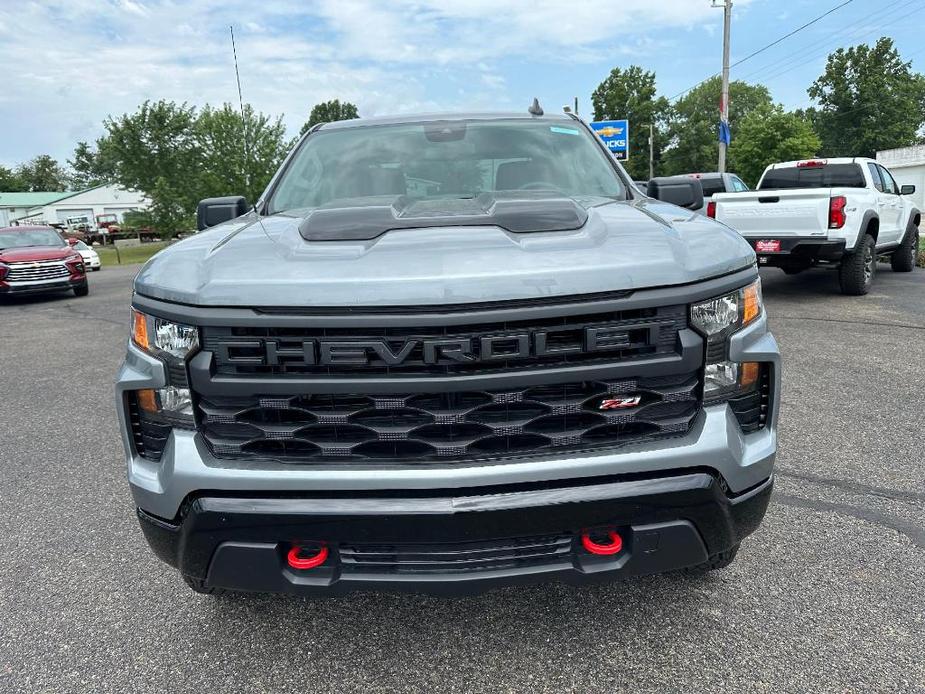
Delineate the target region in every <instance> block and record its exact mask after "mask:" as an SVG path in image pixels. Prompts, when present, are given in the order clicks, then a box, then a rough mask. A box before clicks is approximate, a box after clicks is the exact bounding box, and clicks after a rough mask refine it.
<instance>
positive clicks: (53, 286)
mask: <svg viewBox="0 0 925 694" xmlns="http://www.w3.org/2000/svg"><path fill="white" fill-rule="evenodd" d="M86 286H87V277H86V275H84V276H83V277H81V278H80V279H77V280H75V279H71V278H69V277H64V278H62V279H54V280H39V281H36V282H0V294H4V295H7V296H14V295H15V296H25V295H28V294H48V293H52V292H67V291H70V290H72V289H75V288H78V289H79V288H80V287H86Z"/></svg>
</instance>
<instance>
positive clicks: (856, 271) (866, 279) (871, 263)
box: [838, 234, 877, 296]
mask: <svg viewBox="0 0 925 694" xmlns="http://www.w3.org/2000/svg"><path fill="white" fill-rule="evenodd" d="M875 245H876V242H875V241H874V237H873V236H871V235H870V234H864V238H863V240H862V241H861V243H860V244H859V245H858V249H857V250H856V251H855V252H854V253H849V254H848V255H846V256H845V257H844V258H842V261H841V265H840V266H839V267H838V283H839V284H840V285H841V291H842V294H849V295H852V296H862V295H864V294H867V292H869V291H870V285H871V284H872V283H873V281H874V273H875V272H876V271H877V253H876V252H875Z"/></svg>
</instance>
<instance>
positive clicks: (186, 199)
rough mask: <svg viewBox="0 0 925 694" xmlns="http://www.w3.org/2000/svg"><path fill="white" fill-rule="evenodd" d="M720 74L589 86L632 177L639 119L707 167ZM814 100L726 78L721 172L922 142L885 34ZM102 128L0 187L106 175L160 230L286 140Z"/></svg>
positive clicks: (344, 114)
mask: <svg viewBox="0 0 925 694" xmlns="http://www.w3.org/2000/svg"><path fill="white" fill-rule="evenodd" d="M720 90H721V85H720V79H719V77H713V78H711V79H708V80H705V81H704V82H702V83H700V84H699V85H697V86H696V87H694V88H693V89H691V90H689V91H688V92H686V93H685V94H684V95H683V96H682V97H681V98H679V99H677V100H676V101H675V102H674V103H671V102H669V100H668V99H666V98H665V97H663V96H657V88H656V78H655V73H654V72H652V71H647V70H645V69H643V68H642V67H639V66H637V65H630V66H629V67H626V68H619V67H618V68H614V69H613V70H612V71H611V73H610V74H609V75H608V76H607V78H606V79H604V81H603V82H601V83H600V85H599V86H598V87H597V89H595V90H594V92H593V94H592V96H591V101H592V105H593V107H594V119H595V120H608V119H613V118H627V119H629V121H630V143H629V144H630V158H629V160H628V161H626V162H624V164H625V167H626V169H627V171H628V172H629V174H630V175H631V176H632V177H633V178H636V179H645V178H648V171H649V161H648V152H649V146H648V137H649V127H648V126H649V124H652V125H653V126H654V133H655V136H654V138H653V140H654V142H653V149H654V169H655V174H656V175H671V174H680V173H689V172H695V171H711V170H714V169H715V168H716V156H717V124H718V120H719V116H718V114H719V99H720ZM807 92H808V95H809V96H810V97H811V98H812V99H813V100H814V101H815V102H816V104H817V105H816V106H814V107H812V108H808V109H803V110H795V111H787V110H785V109H784V108H783V107H782V106H781V105H780V104H777V103H775V102H774V101H773V99H772V98H771V94H770V92H769V91H768V89H767V88H766V87H765V86H763V85H761V84H749V83H747V82H744V81H740V80H736V81H733V82H730V85H729V127H730V131H731V133H732V142H731V144H730V146H729V150H728V160H727V161H728V163H727V168H728V170H730V171H734V172H736V173H738V174H739V175H740V176H741V177H742V178H743V179H744V180H745V181H746V182H747V183H749V184H750V185H754V184H755V183H756V181H757V179H758V177H759V176H760V175H761V172H762V171H763V170H764V168H765V167H766V166H767V165H768V164H769V163H772V162H775V161H786V160H790V159H805V158H809V157H814V156H822V157H837V156H868V157H872V156H874V154H875V153H876V151H877V150H879V149H889V148H892V147H902V146H907V145H912V144H917V143H919V142H922V141H923V136H922V126H923V123H925V76H923V75H921V74H919V73H915V72H913V71H912V69H911V64H910V63H909V62H904V61H903V60H902V58H901V57H900V55H899V53H898V51H897V50H896V48H895V46H894V45H893V42H892V40H891V39H889V38H881V39H880V40H879V41H877V43H876V44H875V45H874V46H868V45H859V46H854V47H851V48H847V49H838V50H837V51H835V52H834V53H832V54H830V55H829V57H828V60H827V64H826V67H825V71H824V72H823V74H822V75H820V77H819V78H818V79H817V80H816V81H815V82H813V84H812V85H811V86H810V87H809V89H808V90H807ZM357 117H359V113H358V111H357V107H356V106H355V105H354V104H351V103H349V102H341V101H338V100H336V99H335V100H332V101H326V102H323V103H320V104H316V105H315V106H314V107H313V108H312V110H311V112H310V115H309V118H308V120H307V121H306V122H305V124H304V125H303V126H302V129H301V133H300V135H301V134H304V133H305V132H306V131H307V130H308V129H309V128H311V127H312V126H314V125H315V124H317V123H323V122H331V121H337V120H344V119H348V118H357ZM103 126H104V131H105V132H104V134H103V136H102V137H100V138H99V139H97V140H96V142H94V143H92V144H90V143H87V142H79V143H78V144H77V147H76V148H75V150H74V154H73V156H72V158H70V159H68V161H67V167H65V166H62V165H61V164H59V163H58V162H57V161H56V160H55V159H53V158H52V157H50V156H48V155H41V156H38V157H36V158H35V159H33V160H32V161H30V162H26V163H24V164H21V165H20V166H18V167H16V168H14V169H12V170H11V169H6V168H4V167H0V190H4V191H58V190H66V189H81V188H86V187H89V186H92V185H96V184H99V183H103V182H115V183H118V184H120V185H122V186H124V187H126V188H133V189H135V190H139V191H141V192H143V193H145V195H146V196H147V197H148V198H149V199H150V200H151V206H150V208H149V209H148V210H146V211H145V212H144V213H143V214H142V215H141V216H140V217H139V216H137V215H136V217H135V219H134V221H135V222H136V223H141V224H145V225H149V226H152V227H154V228H155V229H157V230H158V231H160V232H162V233H164V234H172V233H174V232H175V231H177V230H182V229H188V228H191V227H192V226H193V215H194V213H195V209H196V203H197V202H198V201H199V200H201V199H202V198H207V197H213V196H219V195H228V194H231V193H234V194H242V195H244V196H246V197H247V199H248V201H250V202H254V201H255V200H257V199H258V197H259V196H260V194H261V193H262V192H263V190H264V188H265V187H266V186H267V184H268V183H269V181H270V178H271V177H272V176H273V173H274V172H275V171H276V170H277V168H278V167H279V165H280V164H281V163H282V160H283V158H284V157H285V156H286V154H287V152H288V151H289V150H290V149H291V148H292V146H293V144H294V142H295V140H293V139H290V138H288V137H287V135H286V129H285V127H284V126H283V123H282V118H281V117H276V118H273V117H271V116H267V115H265V114H263V113H259V112H257V111H255V110H254V109H253V108H252V107H251V106H249V105H245V106H244V108H243V111H242V110H239V109H237V108H235V107H234V106H232V105H231V104H224V105H223V106H221V107H218V108H213V107H211V106H205V107H204V108H201V109H197V108H196V107H193V106H190V105H188V104H185V103H183V104H177V103H175V102H172V101H164V100H162V101H156V102H151V101H146V102H145V103H143V104H142V105H141V106H140V107H139V108H138V110H137V111H136V112H135V113H132V114H124V115H122V116H119V117H112V116H110V117H109V118H107V119H106V120H105V121H104V123H103Z"/></svg>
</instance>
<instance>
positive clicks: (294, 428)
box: [197, 373, 699, 462]
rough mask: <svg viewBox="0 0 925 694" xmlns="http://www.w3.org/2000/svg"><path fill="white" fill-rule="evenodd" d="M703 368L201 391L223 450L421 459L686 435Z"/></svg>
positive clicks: (215, 447)
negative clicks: (469, 385) (353, 390)
mask: <svg viewBox="0 0 925 694" xmlns="http://www.w3.org/2000/svg"><path fill="white" fill-rule="evenodd" d="M698 397H699V382H698V379H697V373H687V374H680V375H672V376H665V377H658V378H647V379H630V380H613V381H581V382H574V383H564V384H557V385H544V386H538V387H527V388H522V389H518V390H486V391H470V392H448V393H427V394H420V393H396V394H392V395H364V394H353V395H332V394H325V395H293V396H291V397H279V396H273V397H259V396H256V397H249V398H211V399H205V398H202V399H200V400H199V402H198V405H197V406H198V411H199V415H200V432H201V433H202V435H203V437H204V438H205V440H206V442H207V443H208V445H209V446H210V448H211V449H212V452H213V453H214V454H215V455H216V456H219V457H256V458H266V459H279V460H283V461H348V462H354V461H358V460H359V461H363V460H367V461H396V460H400V461H405V462H407V461H412V462H416V461H422V462H426V461H427V460H439V461H443V460H464V459H480V458H493V457H511V456H518V455H522V454H536V453H543V452H554V451H559V450H562V449H568V448H571V449H581V448H594V447H605V446H606V447H612V446H615V445H620V444H624V443H629V442H633V441H638V440H640V439H643V438H651V437H659V436H676V435H680V434H684V433H686V432H687V431H688V430H689V428H690V426H691V423H692V422H693V419H694V416H695V415H696V413H697V410H698V407H699V402H698Z"/></svg>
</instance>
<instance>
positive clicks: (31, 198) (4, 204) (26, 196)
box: [0, 192, 70, 227]
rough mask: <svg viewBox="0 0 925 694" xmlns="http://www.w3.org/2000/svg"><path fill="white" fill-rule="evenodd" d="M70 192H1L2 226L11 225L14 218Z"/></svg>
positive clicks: (0, 224)
mask: <svg viewBox="0 0 925 694" xmlns="http://www.w3.org/2000/svg"><path fill="white" fill-rule="evenodd" d="M67 195H70V193H3V192H0V227H6V226H9V225H10V224H11V223H12V221H13V220H14V219H19V218H20V217H24V216H25V215H27V214H29V211H30V210H33V209H35V208H37V207H41V206H42V205H48V204H49V203H52V202H54V201H55V200H58V199H60V198H63V197H65V196H67Z"/></svg>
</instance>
